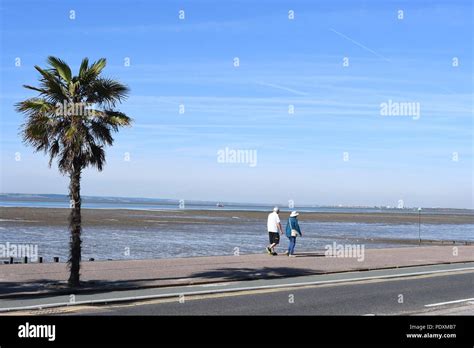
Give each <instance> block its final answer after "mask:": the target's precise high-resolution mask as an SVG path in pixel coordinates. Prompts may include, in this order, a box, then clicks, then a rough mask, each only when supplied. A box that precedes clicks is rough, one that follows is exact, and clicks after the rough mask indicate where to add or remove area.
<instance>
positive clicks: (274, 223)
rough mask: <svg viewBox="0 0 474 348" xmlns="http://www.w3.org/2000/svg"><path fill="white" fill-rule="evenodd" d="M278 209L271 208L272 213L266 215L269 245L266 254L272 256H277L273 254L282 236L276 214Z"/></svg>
mask: <svg viewBox="0 0 474 348" xmlns="http://www.w3.org/2000/svg"><path fill="white" fill-rule="evenodd" d="M279 212H280V209H279V208H278V207H275V208H273V213H270V214H268V220H267V230H268V237H269V240H270V244H269V245H268V246H267V253H268V254H270V255H273V256H276V255H278V254H277V253H276V252H275V247H276V246H277V245H278V244H279V243H280V234H283V229H282V228H281V223H280V217H279V216H278V213H279Z"/></svg>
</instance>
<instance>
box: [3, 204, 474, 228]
mask: <svg viewBox="0 0 474 348" xmlns="http://www.w3.org/2000/svg"><path fill="white" fill-rule="evenodd" d="M68 214H69V209H57V208H16V207H2V208H0V224H4V223H8V224H26V225H39V226H61V225H64V226H66V225H67V219H68ZM267 215H268V213H267V212H252V211H229V210H185V209H183V210H160V211H149V210H127V209H123V210H122V209H83V210H82V220H83V224H84V226H108V227H122V228H124V227H134V228H137V227H144V228H145V227H153V226H156V225H160V224H170V223H173V224H207V223H212V224H214V225H219V224H222V225H228V224H240V223H246V222H255V221H262V223H265V221H266V218H267ZM288 216H289V212H282V213H280V218H281V219H282V221H284V220H286V219H287V218H288ZM299 219H300V221H302V222H303V221H314V222H352V223H384V224H414V223H418V213H417V212H406V213H405V212H402V213H398V212H397V213H301V215H300V217H299ZM421 223H422V224H454V225H455V224H474V214H449V213H447V214H428V213H426V214H423V213H422V214H421Z"/></svg>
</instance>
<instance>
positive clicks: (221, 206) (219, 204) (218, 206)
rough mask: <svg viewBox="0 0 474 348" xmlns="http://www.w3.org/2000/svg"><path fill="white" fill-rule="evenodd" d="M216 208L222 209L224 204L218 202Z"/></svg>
mask: <svg viewBox="0 0 474 348" xmlns="http://www.w3.org/2000/svg"><path fill="white" fill-rule="evenodd" d="M216 207H217V208H223V207H224V203H220V202H219V203H217V204H216Z"/></svg>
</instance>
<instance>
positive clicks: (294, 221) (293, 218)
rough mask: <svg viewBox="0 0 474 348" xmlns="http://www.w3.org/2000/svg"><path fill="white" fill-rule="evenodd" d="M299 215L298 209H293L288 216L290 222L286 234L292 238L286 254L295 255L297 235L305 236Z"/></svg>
mask: <svg viewBox="0 0 474 348" xmlns="http://www.w3.org/2000/svg"><path fill="white" fill-rule="evenodd" d="M298 215H300V214H299V213H297V212H296V211H292V212H291V214H290V217H289V218H288V222H287V224H286V236H287V237H288V239H289V240H290V245H289V246H288V251H287V252H286V255H288V256H290V257H295V255H294V254H295V245H296V237H297V236H298V235H300V237H302V236H303V234H302V233H301V229H300V225H299V224H298Z"/></svg>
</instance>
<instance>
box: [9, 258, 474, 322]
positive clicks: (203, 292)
mask: <svg viewBox="0 0 474 348" xmlns="http://www.w3.org/2000/svg"><path fill="white" fill-rule="evenodd" d="M467 270H471V271H472V270H474V267H464V268H455V269H449V270H437V271H422V272H410V273H399V274H389V275H382V276H369V277H359V278H346V279H334V280H317V281H310V282H300V283H286V284H275V285H260V286H247V287H237V288H230V289H209V290H200V291H187V292H186V291H180V292H177V293H165V294H157V295H143V296H130V297H115V298H108V299H100V300H86V301H75V302H57V303H49V304H39V305H31V306H21V307H10V308H0V313H1V312H10V311H15V310H27V309H38V308H41V309H43V308H52V307H69V306H77V305H84V304H96V303H113V302H130V301H140V300H150V299H158V298H169V297H177V298H179V297H180V296H183V295H185V296H193V295H208V294H218V293H230V292H239V291H249V290H262V289H277V288H295V287H304V286H308V285H319V284H331V283H347V282H351V281H361V280H372V279H391V278H400V277H411V276H417V275H424V274H436V273H449V272H459V271H467ZM468 300H474V298H473V299H468ZM468 300H465V301H468Z"/></svg>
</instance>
